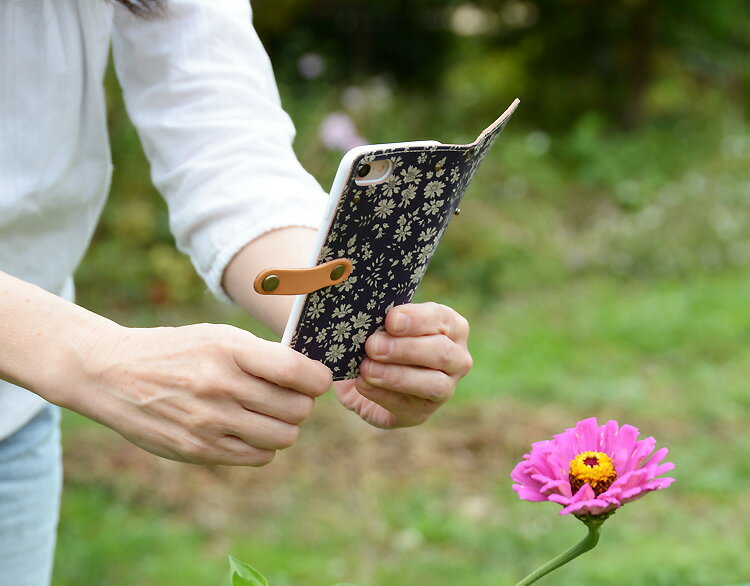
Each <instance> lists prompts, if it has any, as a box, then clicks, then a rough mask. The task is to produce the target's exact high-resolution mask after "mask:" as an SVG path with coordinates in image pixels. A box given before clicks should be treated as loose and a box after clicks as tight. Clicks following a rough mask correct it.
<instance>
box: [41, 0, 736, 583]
mask: <svg viewBox="0 0 750 586" xmlns="http://www.w3.org/2000/svg"><path fill="white" fill-rule="evenodd" d="M253 7H254V22H255V25H256V27H257V29H258V32H259V34H260V36H261V38H262V40H263V42H264V44H265V45H266V48H267V50H268V51H269V53H270V55H271V58H272V61H273V64H274V68H275V71H276V75H277V78H278V82H279V86H280V91H281V94H282V99H283V102H284V104H285V107H286V109H287V111H288V112H289V113H290V114H291V116H292V118H293V119H294V121H295V124H296V126H297V129H298V137H297V140H296V143H295V148H296V150H297V153H298V155H299V157H300V159H301V160H302V162H303V163H304V165H305V166H306V167H307V168H308V169H309V170H310V171H311V172H312V173H313V174H314V175H315V176H316V177H317V178H318V179H319V181H320V182H321V184H322V185H323V186H324V187H325V188H326V189H327V188H328V186H329V185H330V182H331V180H332V178H333V174H334V172H335V169H336V166H337V163H338V160H339V158H340V156H341V155H342V153H343V151H344V150H345V149H347V148H348V147H349V146H351V145H353V144H357V143H359V142H363V141H365V142H394V141H402V140H418V139H436V140H440V141H443V142H465V141H470V140H473V138H475V137H476V135H477V134H478V133H479V132H480V131H481V130H482V129H483V128H484V127H485V126H487V125H488V124H489V123H490V122H492V121H493V120H494V119H495V118H496V117H497V116H498V115H499V114H500V113H502V111H503V110H504V109H505V108H506V107H507V106H508V104H509V103H510V102H511V101H512V100H513V99H514V98H516V97H519V98H520V99H521V105H520V107H519V108H518V110H517V113H516V115H515V116H514V118H513V119H512V120H511V122H510V124H509V125H508V127H507V129H506V131H505V133H504V134H503V135H502V136H501V138H500V140H499V141H498V143H497V144H496V145H495V147H494V149H493V150H492V151H491V152H490V154H489V156H488V157H487V159H486V160H485V162H484V165H483V167H482V168H481V169H480V171H479V173H478V174H477V176H476V178H475V180H474V183H473V184H472V186H471V188H470V189H469V192H468V194H467V196H466V198H465V200H464V202H463V204H462V206H461V207H462V214H461V216H460V217H458V218H457V219H456V220H455V221H454V222H453V223H452V225H451V227H450V228H449V230H448V232H447V234H446V236H445V238H444V239H443V242H442V243H441V246H440V248H439V250H438V252H437V256H436V258H435V260H434V262H433V264H432V265H431V267H430V270H429V271H428V274H427V277H426V280H425V282H424V283H423V285H422V287H421V288H420V291H419V292H418V300H422V301H424V300H435V301H439V302H441V303H445V304H449V305H452V306H453V307H454V308H456V309H457V310H458V311H460V312H461V313H463V314H464V315H466V316H467V317H468V318H469V320H470V322H471V324H472V328H473V335H472V339H471V351H472V354H473V356H474V359H475V367H474V369H473V371H472V372H471V373H470V375H469V376H467V377H466V378H465V379H464V380H463V381H462V383H461V384H460V386H459V388H458V391H457V394H456V397H455V398H454V400H453V401H452V402H451V404H449V405H448V406H447V407H445V408H444V409H443V410H442V411H441V412H440V413H439V414H437V415H436V416H435V418H434V419H433V420H431V421H430V422H429V423H428V424H426V425H424V426H422V427H420V428H415V429H409V430H397V431H392V432H381V431H378V430H374V429H372V428H369V427H368V426H367V425H365V424H363V423H361V422H359V421H358V420H357V419H356V417H354V416H353V415H350V414H348V413H346V412H345V411H344V409H343V408H341V407H340V406H339V405H338V404H337V403H336V401H335V399H334V398H333V397H332V396H326V397H324V398H323V399H321V400H320V401H319V402H318V405H317V406H316V409H315V412H314V413H313V415H312V417H311V419H310V420H309V421H308V422H307V423H306V424H305V426H304V428H303V431H302V434H301V436H300V440H299V443H298V445H296V446H295V447H293V448H291V449H290V450H287V451H286V452H284V453H281V454H279V456H278V457H277V459H276V461H275V462H274V463H273V464H272V465H271V466H269V467H267V468H264V469H260V470H250V469H225V468H219V467H217V468H200V467H194V466H188V465H182V464H175V463H172V462H168V461H164V460H159V459H157V458H155V457H152V456H150V455H148V454H146V453H144V452H142V451H140V450H138V449H137V448H135V447H133V446H131V445H130V444H128V443H126V442H125V441H124V440H122V439H121V438H119V436H117V435H116V434H115V433H114V432H110V431H108V430H106V429H104V428H102V427H100V426H97V425H96V424H93V423H90V422H88V421H86V420H84V419H83V418H80V417H78V416H75V415H72V414H68V415H66V418H65V421H64V426H65V440H64V441H65V448H66V457H65V458H66V459H65V464H66V485H67V486H66V492H65V498H64V503H63V517H62V522H61V527H60V538H59V542H60V543H59V550H58V558H57V565H56V570H55V584H60V585H74V584H75V585H76V586H82V585H94V584H97V585H98V584H106V585H115V584H116V585H138V586H148V585H171V584H175V585H176V584H180V585H196V586H199V585H212V584H217V585H219V584H224V583H225V580H226V571H227V564H226V555H227V554H233V555H235V556H237V557H239V558H241V559H244V560H246V561H248V562H250V563H251V564H253V565H255V566H256V567H258V569H260V570H261V571H263V572H264V573H265V574H266V575H267V576H268V577H269V580H270V582H271V584H272V586H285V585H286V586H291V585H303V586H328V585H330V584H333V583H334V582H339V581H349V582H354V583H357V584H358V585H359V586H375V585H380V586H385V585H389V586H390V585H399V586H401V585H404V586H407V585H418V584H431V585H436V586H437V585H446V586H447V585H457V584H461V585H463V584H467V585H498V584H513V583H515V582H516V581H517V580H519V579H520V578H521V577H522V576H524V575H525V574H526V573H528V572H529V571H531V570H532V569H533V568H535V567H536V566H538V565H539V564H541V563H542V562H543V561H545V560H547V559H548V558H550V557H552V555H554V554H556V553H558V552H559V551H560V549H562V548H563V547H567V544H568V543H572V542H573V541H576V540H578V539H579V538H580V537H582V535H583V531H584V528H583V526H579V525H580V524H579V523H578V522H577V521H576V520H575V519H569V518H560V517H559V516H558V515H557V512H558V507H557V506H555V505H551V504H533V503H526V502H520V501H518V500H517V499H516V497H515V494H514V493H513V492H512V491H511V488H510V486H511V482H510V479H509V474H510V471H511V469H512V467H513V465H514V464H515V463H516V462H517V461H518V460H519V459H520V458H521V457H522V455H523V454H524V453H525V452H526V451H528V448H529V445H530V443H531V442H532V441H537V440H541V439H546V438H549V437H551V436H552V435H553V434H554V433H557V432H559V431H562V430H563V429H564V428H566V427H570V426H572V425H573V424H574V423H575V422H576V421H577V420H579V419H582V418H585V417H589V416H596V417H598V418H599V419H600V422H603V421H605V420H607V419H611V418H612V419H617V420H619V421H620V422H621V423H631V424H633V425H636V426H638V427H640V428H641V430H642V432H643V433H644V434H645V435H654V436H655V437H656V438H657V440H658V442H659V444H660V445H665V446H668V447H669V448H670V456H671V458H670V459H671V460H672V461H674V462H675V463H676V466H677V468H676V471H675V476H676V478H677V482H676V483H675V485H674V486H673V487H672V488H670V489H669V490H668V491H666V492H664V493H656V494H653V495H650V496H649V497H647V498H646V499H644V500H643V501H639V502H637V503H634V504H630V505H627V506H626V507H624V508H623V509H622V510H621V511H619V512H618V513H617V514H616V515H615V516H614V517H613V518H612V520H610V521H609V522H608V523H607V525H606V526H605V528H604V530H603V536H602V541H601V543H600V545H599V547H598V549H597V550H596V552H595V553H594V554H588V555H587V556H584V557H583V558H581V559H580V560H579V561H577V562H576V563H574V564H573V565H571V566H569V567H566V568H565V569H563V570H560V571H558V572H557V573H556V574H555V575H554V576H553V577H550V578H548V581H549V583H550V584H553V583H554V584H564V585H573V584H583V583H592V582H594V581H596V582H597V583H602V584H612V585H626V584H627V585H632V584H649V585H680V586H686V585H715V584H719V583H732V582H735V583H736V582H741V581H745V580H747V579H748V578H750V557H748V556H747V551H748V550H749V549H750V524H749V523H748V522H747V518H748V515H749V514H750V504H749V503H750V501H749V500H748V499H747V498H746V494H747V492H748V490H749V489H750V431H748V427H747V423H746V422H747V418H748V415H749V414H750V388H749V387H750V303H748V301H749V300H750V127H749V126H748V122H747V112H748V107H750V95H749V93H748V90H749V89H750V69H749V68H748V55H749V51H750V40H749V39H750V3H748V2H746V1H744V0H724V1H722V2H705V1H701V0H680V1H677V0H662V1H661V2H649V1H647V0H611V1H609V2H597V1H595V0H484V1H482V0H478V1H476V2H471V3H468V2H463V1H458V0H429V1H428V0H399V1H396V0H379V1H378V2H364V1H363V0H314V1H313V0H308V1H302V0H255V1H254V2H253ZM107 87H108V91H109V98H110V101H109V110H110V111H109V120H110V133H111V138H112V148H113V156H114V161H115V166H116V171H115V177H114V184H113V189H112V197H111V198H110V201H109V204H108V206H107V208H106V209H105V211H104V216H103V219H102V222H101V225H100V227H99V230H98V232H97V234H96V237H95V240H94V243H93V245H92V247H91V250H90V252H89V254H88V256H87V257H86V259H85V261H84V263H83V265H82V266H81V268H80V270H79V272H78V275H77V280H78V292H79V301H80V303H81V304H82V305H84V306H86V307H89V308H91V309H93V310H95V311H97V312H100V313H103V314H104V315H107V316H109V317H112V318H113V319H115V320H118V321H119V322H120V323H123V324H127V325H132V326H152V325H167V324H169V325H177V324H186V323H193V322H199V321H211V322H225V323H232V324H235V325H237V326H240V327H243V328H247V329H250V330H252V331H254V332H256V333H259V335H264V336H270V334H269V333H268V332H267V331H265V330H263V329H262V328H261V327H259V326H258V325H257V324H256V323H254V322H253V321H252V320H250V319H249V318H247V317H246V316H244V315H242V314H241V313H240V312H239V311H238V310H237V309H235V308H233V307H231V306H228V305H224V304H220V303H218V302H216V301H214V300H213V299H212V298H211V297H210V296H209V295H208V294H207V293H206V290H205V286H204V285H203V283H202V282H201V281H200V280H199V279H198V278H197V277H196V276H195V274H194V271H193V269H192V267H191V266H190V263H189V261H188V260H187V259H186V258H185V257H184V256H183V255H181V254H180V253H179V252H177V251H176V250H175V248H174V244H173V240H172V237H171V236H170V233H169V229H168V220H167V216H166V209H165V206H164V204H163V202H162V201H161V199H160V198H159V196H158V195H157V193H156V192H155V190H154V189H153V187H152V186H151V184H150V182H149V178H148V165H147V163H146V161H145V159H144V157H143V155H142V153H141V149H140V146H139V144H138V140H137V136H136V133H135V131H134V129H133V128H132V127H131V125H130V123H129V122H128V120H127V117H126V114H125V112H124V109H123V107H122V103H121V100H120V97H119V88H118V86H117V81H116V79H115V77H114V75H112V73H111V72H110V74H109V75H108V78H107Z"/></svg>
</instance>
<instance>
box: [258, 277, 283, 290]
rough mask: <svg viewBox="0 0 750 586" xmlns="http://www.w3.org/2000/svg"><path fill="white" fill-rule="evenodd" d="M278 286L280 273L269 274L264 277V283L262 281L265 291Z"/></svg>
mask: <svg viewBox="0 0 750 586" xmlns="http://www.w3.org/2000/svg"><path fill="white" fill-rule="evenodd" d="M278 286H279V277H278V275H268V276H267V277H266V278H265V279H263V283H261V287H262V288H263V290H264V291H273V290H274V289H276V287H278Z"/></svg>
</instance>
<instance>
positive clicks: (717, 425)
mask: <svg viewBox="0 0 750 586" xmlns="http://www.w3.org/2000/svg"><path fill="white" fill-rule="evenodd" d="M749 293H750V274H748V273H741V272H736V271H735V272H730V273H724V274H696V275H695V276H694V277H693V278H691V279H688V280H685V281H681V282H661V283H654V282H648V283H617V282H613V281H609V280H602V279H589V280H586V281H582V282H578V281H576V282H572V283H570V285H568V286H566V287H563V288H560V289H556V290H549V291H537V292H533V293H529V294H527V295H523V296H518V297H514V298H510V299H507V300H506V301H505V302H504V303H503V304H501V305H500V306H498V307H497V308H495V311H493V312H492V313H491V315H487V316H485V317H484V319H482V320H475V326H474V332H473V339H472V351H473V353H474V357H475V361H476V366H475V368H474V370H473V371H472V373H471V374H470V375H469V376H468V377H467V378H466V379H465V380H464V382H463V383H462V385H461V387H460V389H459V392H458V394H457V397H456V398H455V400H454V401H453V403H452V404H451V405H450V406H448V407H446V408H445V410H444V411H445V412H444V413H441V414H440V415H439V416H438V417H437V420H436V421H435V422H434V423H432V424H429V425H428V426H427V427H425V428H423V429H421V430H410V431H404V432H396V435H398V434H400V441H404V442H407V444H406V445H410V444H411V443H412V442H417V443H418V446H417V447H413V446H412V448H413V449H415V450H418V453H417V454H412V455H411V456H408V457H406V462H404V463H401V464H394V463H393V462H391V461H388V460H387V459H386V460H385V461H383V456H381V455H380V454H379V451H380V450H381V449H383V450H385V449H386V448H385V447H384V446H383V442H384V441H398V438H397V439H395V440H384V438H383V436H382V435H381V434H378V433H377V432H372V431H370V430H367V429H365V428H362V427H360V426H358V425H356V424H355V423H354V422H353V421H352V418H350V417H349V416H348V414H344V413H341V410H340V409H338V407H337V405H336V404H335V401H334V400H332V399H331V398H326V399H324V400H323V401H322V402H321V405H319V408H318V412H319V414H318V416H317V417H314V418H313V420H312V421H311V422H310V424H309V428H308V427H306V429H305V432H304V433H303V436H302V438H301V442H308V445H309V446H310V447H308V449H307V450H308V451H307V454H308V456H309V457H308V456H305V454H301V455H299V459H295V460H294V462H295V465H294V466H291V464H287V463H286V462H278V463H274V464H273V465H272V466H277V465H279V466H280V467H282V470H281V471H280V472H277V473H275V477H274V478H273V479H271V480H269V481H268V482H270V485H269V486H266V485H264V486H265V489H270V490H272V491H275V492H277V493H278V500H273V502H272V506H270V507H268V509H267V510H265V511H263V510H258V509H255V508H253V506H251V505H237V504H235V505H227V504H226V503H223V502H222V499H221V498H219V497H217V495H216V494H215V493H218V494H219V495H221V494H223V491H225V490H229V491H231V492H232V493H233V495H234V496H233V499H235V500H236V499H240V500H243V498H242V492H243V491H247V497H246V498H247V499H253V498H255V493H256V491H257V488H256V490H251V489H250V488H249V487H248V485H249V484H250V483H252V482H253V479H256V478H258V477H259V475H262V474H265V472H264V471H253V472H252V473H248V474H247V475H243V476H242V478H241V479H238V478H229V479H225V481H224V482H222V481H221V479H219V480H217V481H216V482H214V483H213V484H212V485H211V486H210V487H209V488H208V489H202V488H200V482H199V481H200V479H196V478H195V477H194V474H193V473H194V469H193V467H184V468H185V470H184V471H181V472H177V471H176V472H175V473H176V474H179V475H182V474H184V480H183V481H184V482H185V483H186V486H184V489H183V490H182V492H181V493H180V496H179V498H178V499H177V500H173V499H170V498H169V497H168V496H166V497H165V496H164V495H156V496H155V497H153V498H152V497H149V496H148V493H149V492H150V491H151V490H152V488H153V487H152V486H151V482H152V480H151V478H150V475H148V474H146V475H139V474H138V473H135V474H134V473H130V472H127V470H125V471H123V470H121V468H120V466H119V465H117V464H110V465H109V466H107V465H106V464H105V466H104V472H103V474H105V475H106V474H107V473H109V474H111V476H110V477H105V478H104V480H102V478H101V477H97V476H94V478H93V479H87V478H86V474H85V473H83V472H82V471H78V472H76V473H75V476H74V478H73V480H72V481H71V483H70V484H69V486H68V487H67V490H66V497H65V505H64V509H63V520H62V525H61V535H60V546H59V552H58V563H57V570H56V582H55V583H56V584H61V585H67V584H71V585H72V584H76V585H83V584H124V585H127V584H134V585H135V584H138V585H149V584H195V585H196V586H198V585H203V584H206V585H209V584H222V583H223V578H224V571H225V567H224V566H225V555H226V554H227V553H231V554H233V555H235V556H237V557H239V558H241V559H244V560H247V561H249V562H250V563H252V564H254V565H255V566H256V567H258V568H259V569H261V570H262V571H263V572H264V573H265V574H266V575H267V577H268V578H269V579H270V580H271V584H274V585H276V586H285V585H290V586H291V585H306V586H307V585H309V586H323V585H329V584H333V583H335V582H336V581H342V580H349V581H352V582H355V583H357V584H360V585H362V586H365V585H390V584H403V585H408V584H425V583H429V584H435V585H442V584H445V585H452V584H471V585H478V586H479V585H490V584H493V585H496V584H512V583H514V580H517V579H518V578H520V576H522V575H523V574H524V573H525V572H527V571H530V570H531V569H532V568H533V567H535V566H536V565H538V564H540V563H541V562H543V561H544V560H545V559H546V558H547V557H551V555H552V554H554V553H557V552H558V550H560V549H562V547H563V546H564V545H566V544H569V543H572V542H574V541H575V540H577V539H579V538H580V536H582V535H583V532H584V528H583V526H578V525H579V524H578V523H577V521H575V520H574V519H567V518H565V519H561V518H559V517H558V516H557V515H556V507H554V506H545V505H533V504H531V503H521V502H516V499H515V496H514V495H513V493H512V492H511V491H510V481H509V480H508V478H507V475H508V473H509V472H510V468H511V467H512V465H513V463H514V461H515V459H517V458H519V457H520V455H521V454H522V453H523V451H524V449H525V448H526V447H527V446H528V444H529V443H530V442H531V441H534V440H537V439H542V438H545V437H548V436H549V435H550V434H551V433H555V432H557V431H560V430H562V429H563V428H564V427H565V426H568V425H570V424H572V423H573V422H574V421H575V420H577V419H579V418H582V417H586V416H590V415H595V416H597V417H599V418H600V419H602V420H603V419H607V418H616V419H619V420H620V421H626V422H630V423H633V424H635V425H638V426H640V427H641V428H642V430H643V431H644V432H645V433H647V434H653V435H655V436H656V437H657V439H658V440H659V441H660V443H661V444H663V445H667V446H669V447H670V450H671V459H672V460H673V461H674V462H675V463H676V465H677V470H676V476H677V479H678V482H677V483H676V484H675V485H674V487H672V488H670V489H669V491H667V492H665V493H663V494H655V495H651V496H649V497H648V498H647V499H644V500H643V501H641V502H639V503H637V504H633V505H629V506H627V507H625V508H624V509H623V510H622V511H620V512H618V513H617V515H615V517H614V518H613V519H612V520H611V521H610V522H608V524H607V525H606V526H605V527H604V529H603V536H602V541H601V543H600V545H599V547H598V548H597V549H596V550H595V551H594V552H593V553H591V554H587V555H586V556H585V557H584V558H582V559H581V560H579V561H578V562H577V563H575V564H573V565H571V566H570V567H568V568H565V569H564V570H561V571H559V572H558V573H557V575H556V576H555V578H551V579H549V580H554V582H552V581H551V582H550V583H555V584H571V585H572V584H581V583H588V582H593V581H596V582H598V583H605V584H613V585H614V584H622V585H625V584H654V585H678V584H679V585H681V586H687V585H696V586H698V585H709V584H717V583H732V582H738V581H740V580H742V579H746V578H747V576H750V560H748V558H747V556H746V555H745V552H746V551H747V548H748V546H750V530H748V529H747V526H746V525H745V524H743V523H738V522H737V519H741V518H744V517H745V516H746V515H747V514H748V513H750V510H748V505H747V502H746V499H745V496H744V495H745V492H746V487H747V486H748V484H749V483H750V464H748V462H750V436H749V435H748V434H747V431H746V426H745V424H744V422H745V419H746V413H747V407H748V394H747V392H746V381H747V380H748V375H749V374H750V360H747V358H748V356H747V354H748V349H747V344H746V342H747V337H748V332H750V313H749V312H748V309H747V304H746V303H744V300H745V299H747V295H748V294H749ZM321 418H322V419H321ZM325 418H332V419H333V421H332V422H327V421H325ZM352 426H354V428H355V429H354V430H349V433H351V434H353V435H354V436H355V437H357V434H361V436H362V437H364V439H362V438H360V439H359V442H360V443H359V444H357V443H356V442H355V445H354V446H351V449H350V450H348V451H347V450H342V449H341V447H340V446H341V444H344V445H346V444H347V443H348V440H346V439H343V440H342V438H341V437H340V436H341V433H342V431H341V427H343V428H347V427H352ZM66 427H67V428H68V429H69V430H70V433H69V436H70V439H71V444H72V445H69V446H68V452H69V453H70V452H71V451H72V450H75V449H76V445H77V444H80V443H81V442H83V441H85V437H81V436H80V435H77V434H80V433H81V432H82V431H87V432H89V433H91V434H93V435H92V436H88V437H98V434H106V433H107V432H104V431H102V430H99V429H96V428H94V427H93V424H88V423H86V422H84V421H83V420H82V419H81V418H78V417H75V418H74V417H72V416H69V417H68V418H66ZM391 435H393V434H391ZM462 435H463V436H465V437H466V438H468V439H466V440H463V441H462V440H461V439H460V438H461V436H462ZM420 436H425V437H421V438H420ZM446 436H447V437H446ZM451 438H453V440H451ZM456 438H459V439H456ZM350 439H351V438H350ZM433 440H434V441H436V442H440V441H442V442H447V448H446V446H445V445H444V446H437V447H434V446H430V445H425V443H427V444H429V442H431V441H433ZM451 441H455V442H457V445H452V444H451V443H450V442H451ZM464 441H465V443H464ZM334 447H335V449H334ZM90 449H91V448H89V450H90ZM99 449H105V450H106V449H107V448H106V445H105V446H104V447H103V448H102V447H101V446H100V448H99ZM120 449H121V447H120ZM297 449H298V447H295V448H293V449H292V450H297ZM300 449H301V448H300ZM420 450H421V451H420ZM115 451H116V450H115ZM451 451H452V453H451ZM446 452H447V454H446ZM289 455H290V457H291V456H292V452H290V454H289ZM398 455H399V454H398V453H395V454H394V453H393V452H392V450H390V449H388V450H387V452H386V456H392V457H394V458H395V457H398ZM285 456H286V455H285ZM402 456H403V454H402ZM143 458H145V459H147V460H149V461H150V458H149V457H148V456H144V457H143ZM137 460H138V457H136V458H135V463H134V462H131V463H130V467H131V468H133V467H136V468H137V466H136V464H137ZM82 462H83V463H85V462H86V457H85V456H84V457H83V459H82ZM70 465H71V466H76V462H75V457H74V456H73V457H72V461H71V464H70ZM81 465H84V464H79V466H81ZM177 467H178V468H182V467H180V466H179V465H177ZM319 467H322V469H321V470H317V471H315V470H311V468H319ZM126 468H127V467H126ZM271 470H272V469H271V468H269V469H267V471H268V473H269V474H270V473H271ZM123 472H125V473H124V474H123ZM118 474H122V477H118ZM191 482H196V483H197V484H196V486H194V487H193V488H192V489H191V487H190V483H191ZM102 483H103V484H104V485H105V486H104V487H102ZM134 484H135V485H136V487H135V488H134V487H133V485H134ZM128 486H130V488H128ZM144 495H145V496H144ZM205 499H208V500H209V504H211V503H213V504H211V506H215V507H217V509H221V508H222V507H226V510H225V511H223V512H219V513H218V514H219V515H220V516H221V515H223V516H224V517H228V519H224V520H223V521H222V522H221V523H219V524H218V525H212V524H211V523H210V522H206V521H205V520H203V521H201V520H200V519H197V520H196V518H195V517H194V515H193V514H192V513H190V512H186V510H188V509H190V508H191V507H194V506H201V502H203V505H205ZM245 507H249V509H247V510H246V509H245ZM235 514H237V516H234V515H235Z"/></svg>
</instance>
